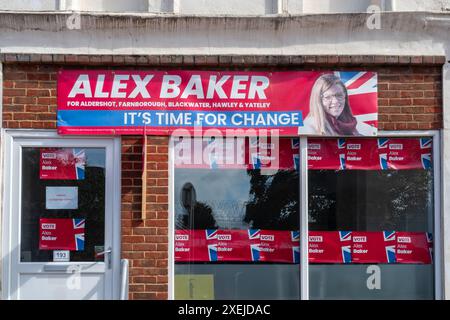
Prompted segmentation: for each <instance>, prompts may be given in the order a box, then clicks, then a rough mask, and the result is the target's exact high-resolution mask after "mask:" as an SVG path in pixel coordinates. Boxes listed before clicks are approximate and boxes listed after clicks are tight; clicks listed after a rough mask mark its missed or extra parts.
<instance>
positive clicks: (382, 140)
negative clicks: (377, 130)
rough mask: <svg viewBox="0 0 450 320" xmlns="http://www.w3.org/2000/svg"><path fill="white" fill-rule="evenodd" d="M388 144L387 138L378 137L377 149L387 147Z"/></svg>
mask: <svg viewBox="0 0 450 320" xmlns="http://www.w3.org/2000/svg"><path fill="white" fill-rule="evenodd" d="M388 144H389V139H388V138H378V149H387V147H388Z"/></svg>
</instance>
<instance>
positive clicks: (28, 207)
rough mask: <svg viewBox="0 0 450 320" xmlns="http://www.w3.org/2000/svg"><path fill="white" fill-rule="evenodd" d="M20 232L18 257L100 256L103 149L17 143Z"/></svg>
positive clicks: (77, 258)
mask: <svg viewBox="0 0 450 320" xmlns="http://www.w3.org/2000/svg"><path fill="white" fill-rule="evenodd" d="M83 219H84V220H83ZM20 232H21V244H20V260H21V262H52V261H54V250H58V251H59V250H64V251H66V253H67V250H68V251H69V252H70V253H69V257H67V258H68V259H69V260H70V261H104V256H103V255H99V256H97V255H96V253H99V252H101V251H103V250H104V241H105V149H104V148H76V149H73V148H35V147H24V148H22V195H21V231H20ZM63 254H64V253H63ZM60 258H63V259H64V257H60ZM60 261H61V260H60Z"/></svg>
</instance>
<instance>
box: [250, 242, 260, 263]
mask: <svg viewBox="0 0 450 320" xmlns="http://www.w3.org/2000/svg"><path fill="white" fill-rule="evenodd" d="M250 250H251V253H252V261H259V259H260V258H261V255H260V248H259V244H252V245H250Z"/></svg>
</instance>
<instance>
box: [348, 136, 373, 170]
mask: <svg viewBox="0 0 450 320" xmlns="http://www.w3.org/2000/svg"><path fill="white" fill-rule="evenodd" d="M346 149H347V150H346V153H345V169H349V170H380V160H379V153H378V142H377V139H362V138H350V139H346Z"/></svg>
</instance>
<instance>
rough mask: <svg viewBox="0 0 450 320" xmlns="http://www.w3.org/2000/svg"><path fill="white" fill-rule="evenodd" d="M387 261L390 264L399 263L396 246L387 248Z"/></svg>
mask: <svg viewBox="0 0 450 320" xmlns="http://www.w3.org/2000/svg"><path fill="white" fill-rule="evenodd" d="M386 259H387V262H388V263H396V262H397V256H396V252H395V245H393V246H386Z"/></svg>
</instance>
